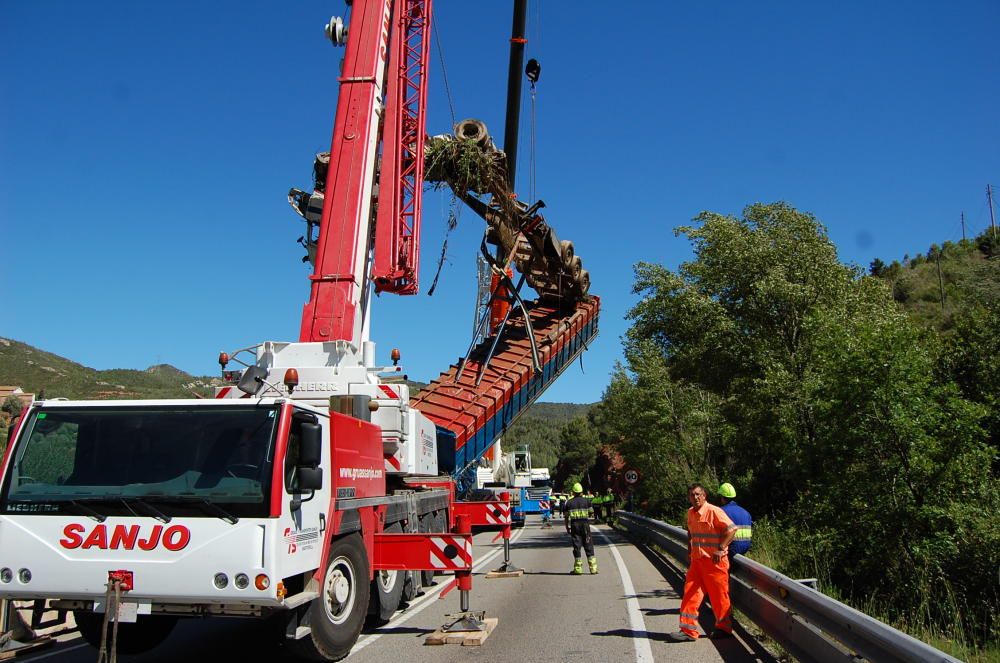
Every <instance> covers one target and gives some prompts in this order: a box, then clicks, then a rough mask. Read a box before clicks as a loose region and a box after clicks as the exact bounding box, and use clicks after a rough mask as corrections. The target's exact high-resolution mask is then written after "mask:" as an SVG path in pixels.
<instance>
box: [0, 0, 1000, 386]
mask: <svg viewBox="0 0 1000 663" xmlns="http://www.w3.org/2000/svg"><path fill="white" fill-rule="evenodd" d="M435 10H436V11H435V22H436V27H437V28H438V29H439V34H440V41H441V45H442V50H443V53H444V58H445V62H446V70H447V75H448V82H449V84H450V88H451V91H452V94H453V98H454V104H455V108H456V114H457V116H458V117H459V118H464V117H479V118H482V119H483V120H485V121H486V122H487V124H488V125H489V126H490V128H491V129H492V130H493V132H494V134H495V135H496V136H497V137H498V141H499V140H502V136H503V116H504V99H505V94H506V77H507V56H508V37H509V34H510V6H509V4H508V3H506V2H499V1H494V2H471V3H470V2H463V3H458V2H446V1H441V2H438V3H437V6H436V8H435ZM343 13H344V5H343V4H342V3H341V2H317V1H302V2H293V3H263V2H258V3H247V2H222V1H213V2H208V3H206V2H190V1H178V2H170V3H152V2H132V1H128V2H126V1H124V0H116V1H104V2H88V3H81V2H69V1H42V0H5V1H4V2H0V60H2V62H3V63H4V65H3V67H2V68H0V283H2V284H3V302H4V303H3V307H2V311H0V336H5V337H9V338H14V339H17V340H20V341H24V342H26V343H29V344H31V345H34V346H37V347H39V348H42V349H44V350H48V351H51V352H55V353H57V354H59V355H62V356H65V357H68V358H70V359H72V360H74V361H77V362H80V363H82V364H85V365H87V366H91V367H94V368H98V369H106V368H136V369H143V368H146V367H148V366H150V365H152V364H156V363H169V364H173V365H174V366H177V367H178V368H181V369H183V370H185V371H187V372H189V373H192V374H195V375H206V374H213V375H214V374H216V372H217V370H218V367H217V364H216V362H215V360H216V357H217V355H218V352H219V351H220V350H223V349H227V350H231V349H235V348H239V347H244V346H247V345H251V344H253V343H255V342H258V341H262V340H265V339H272V340H295V339H296V338H297V336H298V325H299V320H300V315H301V310H302V308H301V307H302V304H303V303H304V302H305V301H306V299H307V295H308V285H307V281H306V279H307V274H308V271H307V269H306V266H305V265H303V264H302V263H301V262H300V261H299V259H300V257H301V255H302V251H301V249H300V247H298V246H297V245H296V244H295V239H296V237H298V236H299V235H300V234H301V230H302V228H301V227H300V224H299V223H298V220H297V217H296V216H295V215H294V214H293V213H292V211H291V210H290V209H289V208H288V206H287V203H286V202H285V193H286V192H287V190H288V188H289V187H290V186H299V187H302V188H307V186H308V184H309V181H310V168H311V162H312V155H313V153H315V152H317V151H320V150H324V149H327V148H328V147H329V142H330V135H331V131H332V123H333V115H334V109H335V103H336V95H337V84H336V75H337V66H338V61H339V59H340V58H341V57H342V53H343V52H342V51H339V50H335V49H334V48H333V47H332V46H331V45H330V44H329V43H328V42H326V41H325V40H324V38H323V24H324V23H325V22H326V20H327V19H328V17H329V16H330V15H331V14H343ZM998 37H1000V3H997V2H996V1H995V0H992V1H967V2H957V3H942V2H929V1H919V2H879V3H873V2H860V1H849V2H837V3H803V2H767V3H759V2H757V3H740V2H717V1H716V2H712V1H709V2H619V3H611V4H608V3H606V2H602V3H594V2H572V3H570V2H554V1H552V0H549V1H548V2H538V0H532V2H531V3H530V11H529V39H530V43H529V45H528V56H529V57H536V58H538V59H539V60H540V61H541V63H542V78H541V81H540V83H539V90H538V96H537V153H536V164H537V169H538V171H537V183H538V194H539V196H540V197H541V198H543V199H544V200H545V202H546V203H547V204H548V209H547V218H548V220H549V221H550V223H551V224H552V225H553V226H554V227H555V228H556V230H557V232H558V234H559V235H560V237H562V238H568V239H572V240H573V241H574V242H575V243H576V247H577V253H578V254H579V255H581V256H582V257H583V260H584V266H585V267H586V268H588V269H589V270H590V273H591V277H592V282H593V288H592V290H593V292H595V293H597V294H600V295H601V296H602V298H603V316H602V323H601V327H602V331H601V337H600V339H599V341H598V342H597V343H596V344H595V345H594V347H593V349H592V350H590V352H589V353H587V354H586V356H585V358H584V361H583V368H584V372H583V373H582V374H581V372H580V368H579V367H573V368H572V369H571V370H570V371H568V372H567V373H566V374H565V375H564V376H563V377H562V378H561V379H560V381H559V382H558V383H557V384H556V385H555V386H553V387H552V388H551V389H550V390H549V391H548V392H547V393H546V395H545V397H544V399H545V400H549V401H572V402H593V401H596V400H598V399H599V398H600V396H601V393H602V391H603V389H604V387H605V386H606V384H607V376H608V373H609V372H610V370H611V369H612V367H613V365H614V362H615V361H616V360H618V359H619V358H620V356H621V346H620V337H621V335H622V334H623V333H624V331H625V330H626V328H627V321H626V320H625V319H624V317H625V314H626V312H627V310H628V309H629V308H630V306H632V305H633V304H634V302H635V298H634V296H633V295H632V294H631V284H632V266H633V265H634V264H635V263H636V262H637V261H640V260H645V261H653V262H658V263H662V264H665V265H667V266H668V267H671V268H675V267H676V266H677V265H678V264H679V263H680V262H681V261H683V260H685V259H687V258H689V257H690V247H689V246H688V244H687V243H686V242H685V241H683V240H682V239H678V238H675V237H674V236H673V233H672V229H673V228H674V227H675V226H678V225H681V224H683V223H685V222H687V221H688V220H689V219H691V217H693V216H695V215H696V214H698V213H699V212H700V211H702V210H713V211H718V212H723V213H733V214H738V213H739V212H740V210H741V209H742V208H743V207H744V206H745V205H747V204H749V203H752V202H755V201H765V202H771V201H775V200H786V201H789V202H790V203H792V204H793V205H795V206H797V207H798V208H800V209H803V210H807V211H810V212H813V213H814V214H816V215H817V216H818V217H819V218H820V219H821V220H822V221H823V222H824V223H825V224H826V226H827V227H828V229H829V232H830V236H831V237H832V239H833V240H834V242H836V244H837V246H838V249H839V251H840V256H841V259H842V260H844V261H845V262H853V263H857V264H860V265H867V264H868V263H869V262H870V261H871V260H872V259H873V258H875V257H881V258H883V259H885V260H887V261H889V260H892V259H894V258H901V257H902V256H903V255H904V254H907V253H909V254H911V255H913V254H916V253H918V252H925V251H926V250H927V247H928V246H929V245H930V244H931V243H934V242H941V241H943V240H947V239H952V240H954V239H960V238H961V228H960V225H959V213H960V212H962V211H963V210H964V211H965V213H966V219H967V222H968V225H969V228H970V233H972V232H976V231H980V230H982V229H983V228H984V227H985V226H986V225H988V223H989V217H988V212H987V207H986V202H985V187H986V184H987V183H992V184H994V185H1000V129H998V122H997V118H998V117H1000V39H998ZM526 91H527V88H526ZM429 98H430V101H429V104H430V114H429V121H428V131H429V132H431V133H440V132H444V131H447V130H448V129H449V128H450V125H451V115H450V111H449V108H448V101H447V97H446V94H445V89H444V85H443V82H442V76H441V68H440V64H439V59H438V55H437V51H436V48H435V49H433V50H432V75H431V89H430V95H429ZM524 108H525V112H524V114H523V115H522V117H523V119H524V122H523V124H522V129H521V136H522V141H521V146H520V155H521V160H520V166H519V170H518V172H519V176H520V177H519V180H520V185H519V187H518V188H519V190H520V191H521V192H522V197H527V193H526V192H527V191H528V184H527V174H528V157H529V155H530V150H529V143H528V135H529V124H528V122H527V120H528V116H529V115H530V113H529V106H528V99H527V95H526V97H525V107H524ZM426 201H427V204H426V209H425V214H424V220H423V227H424V232H423V238H422V246H423V256H422V262H421V264H422V277H423V278H422V281H423V287H422V289H423V291H424V293H425V292H426V288H427V286H429V284H430V280H431V278H432V276H433V271H434V265H435V262H436V260H437V257H438V255H439V253H440V250H441V242H442V239H443V231H444V227H445V213H444V212H443V211H442V210H443V207H444V204H446V203H447V199H446V197H445V196H444V195H443V194H441V193H438V192H429V193H428V194H427V196H426ZM481 233H482V222H481V221H480V220H479V219H478V218H477V217H475V216H474V215H473V214H472V213H471V212H466V213H464V214H463V216H462V218H461V221H460V225H459V229H458V230H457V231H456V232H455V233H454V234H453V236H452V238H451V240H450V242H449V245H448V247H449V248H448V263H447V265H446V268H445V271H444V273H443V275H442V277H441V282H440V285H439V287H438V291H437V292H436V293H435V295H434V296H433V297H427V296H426V294H423V293H422V294H420V295H418V296H416V297H410V298H399V297H391V296H386V297H382V298H380V299H379V300H378V301H377V302H376V305H375V306H376V308H375V318H374V324H373V332H372V335H373V338H374V340H376V341H377V342H378V343H379V358H380V359H381V360H385V358H386V357H387V355H388V351H389V349H390V348H392V347H399V348H400V349H401V350H402V353H403V364H404V366H405V368H406V371H407V373H408V374H409V375H410V377H412V378H414V379H418V380H429V379H431V378H433V377H434V376H436V375H437V373H438V372H439V371H440V370H442V369H444V368H447V366H448V365H449V364H450V363H451V362H453V361H455V360H456V359H457V358H458V356H459V355H460V354H461V353H463V352H464V351H465V349H466V347H467V345H468V342H469V337H470V334H471V324H472V306H473V296H474V289H473V270H474V258H475V253H476V251H477V250H478V245H479V239H480V237H481Z"/></svg>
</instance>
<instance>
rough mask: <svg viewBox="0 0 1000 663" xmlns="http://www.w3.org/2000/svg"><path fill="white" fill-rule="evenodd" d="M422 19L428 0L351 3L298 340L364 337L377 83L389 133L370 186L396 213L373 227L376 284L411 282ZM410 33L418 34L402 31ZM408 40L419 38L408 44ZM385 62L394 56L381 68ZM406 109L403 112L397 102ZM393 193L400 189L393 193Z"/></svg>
mask: <svg viewBox="0 0 1000 663" xmlns="http://www.w3.org/2000/svg"><path fill="white" fill-rule="evenodd" d="M393 5H395V7H396V11H395V13H394V12H393ZM394 16H395V18H394ZM429 21H430V2H429V1H428V0H423V1H422V2H417V1H416V0H397V2H392V1H391V0H355V1H354V3H353V9H352V13H351V25H350V29H349V37H348V39H347V52H346V53H345V55H344V62H343V68H342V72H341V76H340V79H339V81H340V95H339V97H338V99H337V114H336V121H335V123H334V130H333V141H332V144H331V146H330V165H329V170H328V172H327V178H326V189H325V192H326V195H325V204H324V206H323V215H322V217H321V220H320V226H319V235H318V238H317V246H316V263H315V270H314V272H313V274H312V276H311V277H310V280H311V283H312V286H311V292H310V297H309V302H308V303H307V304H306V305H305V309H304V311H303V314H302V326H301V330H300V333H299V340H300V341H302V342H315V341H336V340H344V341H349V342H351V343H353V344H354V345H355V347H360V343H361V341H362V340H365V339H363V338H362V334H363V329H364V327H365V325H364V319H363V317H364V310H363V309H364V305H363V302H364V300H365V298H366V294H367V288H368V278H369V271H370V264H369V254H370V248H371V247H370V246H369V241H370V238H371V236H372V232H371V221H372V190H373V186H374V184H375V182H376V178H377V177H378V174H377V172H376V162H377V158H378V152H379V144H380V142H381V141H382V135H381V134H382V131H381V127H380V122H379V120H380V118H379V114H380V111H381V109H382V103H383V94H384V90H385V89H386V88H385V87H384V86H385V85H386V84H388V86H389V90H390V92H389V94H388V97H389V98H388V99H386V101H387V102H388V104H391V105H388V106H387V108H386V117H385V126H386V127H387V131H388V133H389V135H391V137H392V142H391V143H386V145H388V146H389V149H386V158H387V159H388V160H389V161H390V162H392V166H391V169H392V171H393V172H392V175H391V176H392V178H393V179H392V180H390V179H387V176H383V177H381V178H380V181H381V182H382V183H384V184H385V186H380V187H379V188H380V190H382V189H388V190H389V191H380V205H384V206H385V207H389V208H392V209H394V210H396V213H395V214H394V215H393V216H392V217H390V220H389V221H387V222H386V224H385V225H387V226H389V228H383V229H381V230H380V231H379V232H378V237H379V241H378V243H379V245H380V246H379V247H378V248H379V249H380V252H385V253H386V254H387V255H386V257H385V258H384V259H382V260H384V261H385V263H386V264H387V265H388V266H387V267H386V268H384V270H383V273H382V275H381V277H380V278H382V280H383V281H385V280H387V281H388V282H389V283H390V284H391V286H392V287H391V288H390V287H384V286H383V289H386V290H392V289H399V290H407V289H409V288H410V287H411V286H410V283H412V288H413V290H414V291H415V289H416V259H417V248H418V247H417V232H418V230H419V229H418V228H417V222H418V220H419V212H420V188H421V186H422V172H423V135H424V129H423V125H424V111H423V109H424V107H425V101H426V83H425V80H426V75H425V74H426V60H427V57H426V55H427V43H426V41H427V40H426V33H427V31H428V28H429V25H428V24H429ZM401 26H404V27H401ZM417 26H419V27H417ZM410 33H413V34H414V35H417V34H419V35H420V38H419V39H417V37H416V36H414V37H413V38H412V40H411V39H410V38H409V36H410ZM418 41H419V42H420V46H419V47H415V46H411V43H414V44H415V43H417V42H418ZM418 49H419V52H418ZM415 61H419V62H418V64H413V63H414V62H415ZM390 63H396V65H395V66H392V67H389V66H388V65H389V64H390ZM410 67H413V70H412V71H413V73H410V72H411V69H410ZM387 70H388V74H387ZM387 76H388V81H387V80H386V78H387ZM400 78H402V79H403V80H402V81H400V80H399V79H400ZM410 108H412V112H410V111H408V110H404V109H410ZM404 192H405V193H404ZM401 196H405V199H404V200H402V201H401V200H399V198H400V197H401ZM388 213H389V212H387V214H388ZM382 245H384V246H382ZM380 264H382V262H381V260H380ZM411 275H412V276H411Z"/></svg>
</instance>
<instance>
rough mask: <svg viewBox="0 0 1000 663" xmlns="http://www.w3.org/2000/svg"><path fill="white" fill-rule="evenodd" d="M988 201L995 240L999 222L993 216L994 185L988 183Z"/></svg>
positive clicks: (991, 229)
mask: <svg viewBox="0 0 1000 663" xmlns="http://www.w3.org/2000/svg"><path fill="white" fill-rule="evenodd" d="M986 202H987V203H988V204H989V206H990V232H991V233H993V241H994V242H995V241H996V239H997V222H996V219H994V218H993V187H991V186H990V185H989V184H987V185H986Z"/></svg>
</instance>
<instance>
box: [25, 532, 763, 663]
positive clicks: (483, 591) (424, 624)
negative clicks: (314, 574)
mask: <svg viewBox="0 0 1000 663" xmlns="http://www.w3.org/2000/svg"><path fill="white" fill-rule="evenodd" d="M594 531H595V534H594V543H595V546H596V548H597V559H598V564H599V566H600V573H599V574H598V575H596V576H591V575H583V576H572V575H570V574H569V571H570V569H571V568H572V562H573V559H572V552H571V550H570V544H569V537H568V536H567V535H566V534H565V531H564V530H563V529H562V528H561V527H560V525H559V524H558V523H557V524H556V525H555V526H554V527H552V528H550V529H542V528H541V527H540V524H539V523H538V521H537V520H533V521H529V524H528V525H527V526H526V527H525V528H523V529H520V530H515V532H514V538H513V539H512V545H511V550H512V552H511V559H512V562H513V563H514V564H516V565H517V566H519V567H521V568H523V569H524V570H525V573H524V575H523V576H521V577H519V578H495V579H487V578H486V577H485V573H486V572H487V571H489V570H490V569H493V568H496V567H497V566H498V565H499V564H500V563H501V562H502V561H503V556H502V555H503V553H502V546H501V545H500V544H491V543H490V539H492V537H493V536H494V533H492V532H483V533H479V534H477V535H476V536H475V559H476V560H477V561H476V566H475V573H474V576H473V589H472V592H471V605H470V607H471V608H472V609H473V610H485V611H486V613H487V617H496V618H498V619H499V623H498V626H497V628H496V630H495V631H494V632H493V633H492V634H491V635H490V637H489V638H488V639H487V640H486V641H485V643H483V645H482V646H481V647H462V646H458V645H443V646H425V645H424V639H425V638H426V636H427V635H429V634H430V633H432V632H433V631H435V630H436V629H437V628H438V627H439V626H440V625H441V624H443V623H444V622H445V621H446V619H445V614H447V613H452V612H458V610H459V594H458V591H453V592H451V593H450V594H449V595H448V596H447V597H445V598H444V599H440V597H439V594H440V591H441V589H442V588H443V586H444V584H445V580H446V578H444V577H441V578H439V581H438V584H437V585H436V586H434V587H431V588H428V589H427V590H426V593H425V594H424V595H423V596H421V597H418V598H417V599H415V600H414V601H413V602H412V603H411V604H409V605H408V606H406V607H405V609H403V610H401V611H400V612H397V613H396V616H395V617H394V618H393V619H392V620H391V621H390V622H389V623H388V624H387V625H385V626H383V627H381V628H377V629H368V630H366V631H365V633H363V634H362V636H361V639H360V640H359V641H358V644H357V645H356V646H355V648H354V650H353V651H352V653H351V655H350V656H349V657H348V658H347V659H346V660H348V661H352V662H354V663H374V662H375V661H379V662H384V661H407V662H408V663H409V662H411V661H412V662H414V663H417V662H420V661H434V662H438V663H440V662H451V661H497V662H500V661H503V662H505V663H509V662H512V661H514V662H519V663H526V662H530V661H545V662H547V663H554V662H561V661H572V662H573V663H585V662H588V661H595V662H596V661H636V663H646V662H649V661H676V662H678V663H685V662H691V663H702V662H707V661H726V662H727V663H745V662H751V661H761V662H768V663H773V661H774V659H773V658H772V657H771V656H770V655H769V654H768V653H767V652H766V651H765V650H764V649H763V648H761V647H760V646H759V645H758V644H757V643H756V642H754V641H753V639H752V638H751V637H750V636H749V635H748V634H747V633H746V631H745V630H743V629H742V628H741V627H740V626H739V625H737V628H736V633H737V638H736V639H732V640H721V641H717V640H709V639H708V638H702V639H700V640H698V641H697V642H693V643H683V644H675V643H670V642H667V641H666V640H665V638H664V635H665V634H666V633H668V632H670V631H675V630H677V613H678V609H679V607H680V592H681V590H682V587H683V575H682V573H683V572H682V571H680V570H678V569H677V568H676V567H674V566H673V565H672V564H671V562H670V561H669V560H665V559H663V558H661V557H659V556H658V555H656V554H655V553H652V552H650V551H648V550H645V549H640V548H636V547H635V546H633V545H631V544H630V543H629V542H628V541H627V540H625V539H624V537H622V536H621V535H620V534H619V533H618V532H616V531H614V530H612V529H610V528H608V527H605V526H596V527H595V528H594ZM712 623H713V619H712V616H711V611H710V609H709V608H708V607H707V606H705V607H703V609H702V619H701V625H702V628H703V629H704V630H705V632H710V631H711V629H712ZM59 640H60V641H59V642H58V643H57V644H56V646H55V647H54V648H49V649H46V650H43V651H39V652H38V653H31V654H27V655H24V656H19V657H18V658H17V659H16V660H17V661H19V662H20V661H24V662H27V661H42V660H44V661H46V663H83V662H85V661H86V662H93V661H96V660H97V652H96V650H94V649H92V648H91V647H89V646H88V645H87V644H86V643H84V642H83V641H82V640H81V639H80V638H79V637H78V636H76V635H75V634H73V633H68V634H64V635H62V636H60V638H59ZM119 660H120V661H123V663H124V662H126V661H130V662H135V663H140V662H141V663H166V662H168V661H169V662H174V661H184V662H185V663H199V662H206V663H207V662H213V663H215V662H224V661H230V660H240V661H258V660H260V661H263V660H266V661H269V662H277V661H282V660H286V659H285V657H284V656H283V655H282V652H281V650H280V648H278V647H276V646H275V645H274V643H273V642H272V641H271V640H270V637H269V635H268V634H266V633H265V632H264V630H263V629H262V628H261V627H260V623H259V622H257V621H254V620H243V619H221V618H216V619H199V620H187V621H182V622H181V623H180V624H179V625H178V627H177V628H176V629H175V630H174V632H173V634H172V635H171V637H170V639H169V640H168V641H167V642H166V643H164V644H163V645H161V646H160V647H158V648H157V649H155V650H153V651H151V652H149V653H147V654H145V655H142V656H128V657H126V656H120V657H119Z"/></svg>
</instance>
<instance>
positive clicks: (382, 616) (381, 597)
mask: <svg viewBox="0 0 1000 663" xmlns="http://www.w3.org/2000/svg"><path fill="white" fill-rule="evenodd" d="M385 531H386V533H388V534H402V533H403V526H402V525H400V524H399V523H393V524H391V525H389V526H388V527H386V528H385ZM405 582H406V572H405V571H385V570H379V571H376V572H375V577H374V578H373V579H372V588H371V605H370V606H369V609H368V612H369V614H371V615H373V618H374V621H375V623H376V624H377V625H379V626H381V625H382V624H385V623H386V622H388V621H389V620H390V619H391V618H392V616H393V615H394V614H395V613H396V610H398V609H399V601H400V598H401V597H402V596H403V585H404V584H405Z"/></svg>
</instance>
